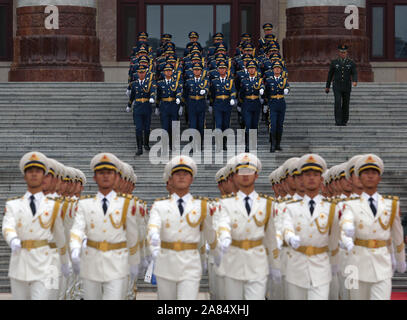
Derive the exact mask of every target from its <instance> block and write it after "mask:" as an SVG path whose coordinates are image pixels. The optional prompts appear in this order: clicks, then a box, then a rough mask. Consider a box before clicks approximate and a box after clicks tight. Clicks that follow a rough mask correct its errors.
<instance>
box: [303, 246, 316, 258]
mask: <svg viewBox="0 0 407 320" xmlns="http://www.w3.org/2000/svg"><path fill="white" fill-rule="evenodd" d="M305 254H306V255H307V256H308V257H310V256H313V255H314V248H313V247H307V248H306V249H305Z"/></svg>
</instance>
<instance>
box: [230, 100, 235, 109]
mask: <svg viewBox="0 0 407 320" xmlns="http://www.w3.org/2000/svg"><path fill="white" fill-rule="evenodd" d="M235 104H236V102H235V100H234V99H232V100H230V105H231V106H232V107H233V106H234V105H235Z"/></svg>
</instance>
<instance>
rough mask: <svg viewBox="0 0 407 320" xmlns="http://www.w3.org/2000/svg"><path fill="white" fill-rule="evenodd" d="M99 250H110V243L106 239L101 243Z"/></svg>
mask: <svg viewBox="0 0 407 320" xmlns="http://www.w3.org/2000/svg"><path fill="white" fill-rule="evenodd" d="M99 250H100V251H102V252H107V251H108V250H109V244H108V243H107V242H106V241H102V242H100V243H99Z"/></svg>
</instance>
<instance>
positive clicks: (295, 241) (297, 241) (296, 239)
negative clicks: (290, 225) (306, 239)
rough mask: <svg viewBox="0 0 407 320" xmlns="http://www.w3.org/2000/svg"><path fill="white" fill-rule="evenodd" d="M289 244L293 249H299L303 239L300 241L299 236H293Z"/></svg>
mask: <svg viewBox="0 0 407 320" xmlns="http://www.w3.org/2000/svg"><path fill="white" fill-rule="evenodd" d="M288 243H289V244H290V246H291V247H292V248H293V249H298V247H299V246H300V244H301V239H300V237H299V236H291V238H290V239H288Z"/></svg>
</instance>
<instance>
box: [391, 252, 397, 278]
mask: <svg viewBox="0 0 407 320" xmlns="http://www.w3.org/2000/svg"><path fill="white" fill-rule="evenodd" d="M391 267H392V269H393V274H394V273H395V272H396V270H397V261H396V256H395V254H394V253H392V254H391Z"/></svg>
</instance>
